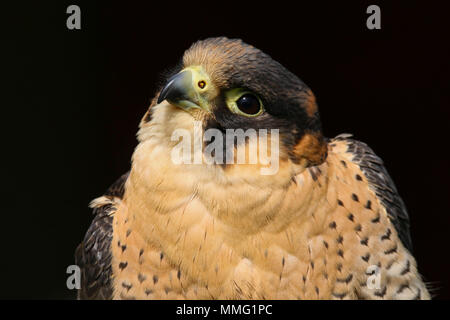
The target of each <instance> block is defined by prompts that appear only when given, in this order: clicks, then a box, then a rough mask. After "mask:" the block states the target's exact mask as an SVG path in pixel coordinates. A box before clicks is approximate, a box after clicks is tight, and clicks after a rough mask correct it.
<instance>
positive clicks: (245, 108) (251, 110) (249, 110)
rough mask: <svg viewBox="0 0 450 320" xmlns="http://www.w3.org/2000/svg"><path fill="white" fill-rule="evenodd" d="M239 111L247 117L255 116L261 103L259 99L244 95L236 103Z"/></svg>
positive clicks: (247, 94) (249, 94)
mask: <svg viewBox="0 0 450 320" xmlns="http://www.w3.org/2000/svg"><path fill="white" fill-rule="evenodd" d="M236 106H237V107H238V108H239V110H240V111H241V112H243V113H245V114H248V115H252V116H254V115H257V114H258V113H259V112H260V111H261V103H260V101H259V99H258V98H257V97H256V96H255V95H253V94H251V93H246V94H244V95H243V96H241V97H240V98H239V99H238V100H237V101H236Z"/></svg>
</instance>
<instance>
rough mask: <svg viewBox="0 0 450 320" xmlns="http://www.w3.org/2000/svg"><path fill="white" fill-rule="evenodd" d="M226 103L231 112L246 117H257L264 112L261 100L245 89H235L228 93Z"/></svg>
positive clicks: (226, 93)
mask: <svg viewBox="0 0 450 320" xmlns="http://www.w3.org/2000/svg"><path fill="white" fill-rule="evenodd" d="M225 102H226V104H227V107H228V109H230V111H231V112H233V113H236V114H238V115H241V116H244V117H256V116H259V115H260V114H261V113H263V112H264V106H263V103H262V101H261V99H260V98H259V97H258V96H257V95H256V94H254V93H253V92H251V91H248V90H247V89H244V88H234V89H230V90H228V91H226V92H225Z"/></svg>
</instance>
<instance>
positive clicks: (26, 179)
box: [0, 0, 450, 299]
mask: <svg viewBox="0 0 450 320" xmlns="http://www.w3.org/2000/svg"><path fill="white" fill-rule="evenodd" d="M314 3H315V4H314V5H313V4H311V1H295V4H294V3H291V4H287V3H283V2H280V1H268V2H263V1H258V2H255V3H247V2H245V4H244V2H243V1H241V2H238V3H231V2H229V1H212V0H209V1H205V0H202V1H193V0H188V1H185V2H184V5H181V4H179V3H176V2H172V1H166V2H165V4H164V5H163V4H159V5H158V6H157V5H156V4H155V2H154V1H152V2H150V1H149V2H146V4H143V3H139V2H134V3H133V2H125V1H117V2H116V1H108V2H105V3H95V2H93V1H90V2H80V1H71V2H67V1H58V2H56V1H55V2H54V3H51V2H46V3H45V2H42V3H35V4H33V5H31V4H26V5H25V4H24V5H20V6H17V7H16V8H14V9H11V10H4V11H3V14H4V18H6V21H7V28H6V29H4V31H6V33H7V40H8V41H11V43H12V45H3V51H4V52H6V53H7V54H8V53H9V56H8V57H7V58H6V59H3V60H4V62H6V65H7V67H9V68H8V69H10V71H11V72H10V74H8V75H7V76H6V78H7V82H8V84H9V85H10V86H11V87H12V88H11V89H7V90H6V91H7V92H6V96H7V97H8V98H10V99H9V100H6V102H4V103H5V104H4V105H3V108H2V109H3V110H4V111H5V112H4V113H3V117H2V126H1V127H2V131H4V132H3V133H2V138H3V139H2V141H3V148H2V149H3V157H2V158H3V160H6V164H5V165H4V166H3V172H4V174H3V176H5V179H4V184H3V185H4V187H5V189H6V191H5V192H3V196H4V198H3V201H2V203H3V206H2V212H1V218H0V219H1V220H0V221H1V222H0V226H1V227H2V231H1V233H0V234H1V235H0V237H1V238H0V239H1V251H0V252H1V254H0V257H1V265H0V274H1V276H2V279H1V290H0V297H1V298H33V299H36V298H55V299H71V298H74V296H75V294H74V292H71V291H69V290H67V288H66V277H67V275H66V268H67V266H68V265H71V264H73V263H74V259H73V252H74V250H75V248H76V246H77V245H78V243H79V242H80V241H81V240H82V238H83V236H84V233H85V232H86V230H87V228H88V226H89V224H90V221H91V219H92V216H91V214H90V210H89V209H88V207H87V205H88V203H89V202H90V200H92V199H93V198H95V197H97V196H99V195H101V194H102V192H104V191H105V189H106V188H107V187H108V186H109V184H111V183H112V182H113V181H114V180H115V179H116V178H117V177H118V176H119V175H121V174H122V173H124V172H126V171H127V170H128V168H129V166H130V157H131V154H132V152H133V149H134V147H135V146H136V139H135V133H136V131H137V125H138V123H139V121H140V119H141V117H142V116H143V114H144V112H145V110H146V108H147V107H148V105H149V102H150V100H151V98H152V97H153V96H154V93H155V91H156V90H157V88H158V86H159V85H160V84H161V81H162V79H163V77H162V75H164V72H165V71H167V70H169V69H170V68H171V67H173V66H175V64H176V63H177V62H178V60H179V59H180V58H181V55H182V53H183V51H184V50H185V49H187V48H188V47H189V46H190V44H191V43H192V42H194V41H196V40H198V39H203V38H206V37H209V36H220V35H225V36H228V37H239V38H242V39H243V40H244V41H246V42H248V43H250V44H253V45H254V46H256V47H258V48H260V49H262V50H263V51H265V52H266V53H268V54H270V55H271V56H272V57H273V58H274V59H276V60H278V61H279V62H280V63H282V64H283V65H284V66H286V67H287V68H288V69H289V70H291V71H292V72H294V73H295V74H297V75H298V76H299V77H300V78H301V79H302V80H303V81H305V82H306V83H307V84H308V85H309V86H310V87H311V88H312V90H313V92H314V93H315V94H316V96H317V100H318V103H319V108H320V112H321V117H322V122H323V127H324V132H325V134H326V135H327V136H328V137H333V136H335V135H337V134H339V133H344V132H345V133H353V134H354V136H355V137H356V138H357V139H359V140H362V141H365V142H366V143H368V144H369V145H370V146H371V147H372V148H373V149H374V151H375V152H376V153H377V154H378V155H379V156H381V157H382V158H383V159H384V161H385V164H386V167H387V168H388V171H389V172H390V174H391V176H392V177H393V179H394V181H395V182H396V185H397V187H398V189H399V192H400V194H401V196H402V197H403V199H404V201H405V203H406V205H407V207H408V210H409V213H410V216H411V233H412V238H413V244H414V255H415V257H416V259H417V261H418V264H419V269H420V271H421V273H422V274H423V276H424V278H425V280H426V281H428V282H431V285H432V286H433V287H434V288H435V289H436V290H435V291H434V293H435V295H436V298H439V299H449V298H450V276H449V271H450V257H449V245H450V241H449V238H448V234H449V227H450V218H449V215H450V205H449V196H450V192H449V191H450V190H449V185H448V181H449V180H450V170H449V167H448V166H449V162H450V161H449V160H450V156H449V154H448V134H447V131H448V129H449V120H450V111H449V110H450V104H449V102H450V99H449V92H450V88H449V71H450V70H449V69H450V68H449V58H450V51H449V48H448V42H449V41H448V39H449V38H450V37H449V32H448V31H449V29H450V28H449V25H448V22H446V20H447V15H448V10H447V9H448V8H445V7H444V6H443V5H438V4H437V2H431V1H423V2H412V1H395V4H393V3H380V2H376V1H372V2H360V3H357V2H356V1H355V2H354V3H353V4H351V3H349V2H345V3H344V2H342V1H339V3H334V4H331V3H327V2H314ZM70 4H77V5H79V6H80V7H81V19H82V29H81V30H72V31H71V30H68V29H67V28H66V19H67V17H68V15H67V14H66V8H67V6H68V5H70ZM369 4H378V5H379V6H380V7H381V15H382V29H381V30H368V29H367V28H366V19H367V17H368V15H367V14H366V8H367V6H368V5H369ZM8 71H9V70H8ZM7 88H8V87H7Z"/></svg>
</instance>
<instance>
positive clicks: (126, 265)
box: [76, 37, 430, 299]
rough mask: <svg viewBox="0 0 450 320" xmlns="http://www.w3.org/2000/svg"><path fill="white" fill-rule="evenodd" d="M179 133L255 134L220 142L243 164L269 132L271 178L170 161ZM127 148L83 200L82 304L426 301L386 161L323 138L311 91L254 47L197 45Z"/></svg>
mask: <svg viewBox="0 0 450 320" xmlns="http://www.w3.org/2000/svg"><path fill="white" fill-rule="evenodd" d="M168 78H169V77H168ZM196 123H200V126H197V127H196V126H195V124H196ZM198 128H200V129H198ZM178 129H183V130H185V131H184V132H188V133H192V134H193V136H195V133H194V131H195V130H197V131H198V130H200V131H201V133H205V132H207V130H209V129H214V130H215V131H214V132H219V133H221V134H223V136H224V137H225V138H226V136H227V135H228V134H229V133H230V132H231V131H230V130H232V129H233V130H236V129H242V130H243V131H245V130H249V129H254V130H255V131H256V132H257V133H258V134H257V136H252V135H248V136H246V137H245V139H244V140H241V141H240V142H238V143H236V144H233V145H231V146H225V147H224V154H229V152H230V150H231V151H233V150H234V151H236V152H239V150H245V152H247V153H246V155H248V153H249V152H250V151H249V150H251V149H250V147H252V146H255V145H256V148H257V149H260V148H262V146H261V145H259V144H258V141H259V140H258V139H260V138H261V139H262V137H263V135H262V134H261V132H263V131H261V129H266V133H267V132H269V134H266V138H267V139H269V140H270V141H272V140H271V139H275V138H277V139H278V141H279V148H278V153H277V155H278V158H277V159H279V164H278V168H277V171H276V173H273V174H261V170H260V169H261V168H262V167H264V166H265V165H267V163H263V162H262V160H261V159H260V158H258V161H256V163H236V162H233V161H224V162H220V161H216V162H214V161H213V162H207V161H206V162H205V161H202V162H201V163H189V162H177V161H174V159H173V153H174V151H173V150H174V148H175V147H176V146H177V143H179V139H178V140H177V139H174V138H173V133H174V132H175V131H176V130H178ZM274 129H276V130H277V131H272V130H274ZM275 132H276V133H277V134H275ZM197 133H198V132H197ZM272 133H273V134H272ZM225 138H224V139H225ZM183 139H184V138H183ZM233 139H234V138H233ZM138 142H139V144H138V146H137V147H136V149H135V151H134V154H133V156H132V164H131V169H130V171H129V172H128V173H126V174H124V175H123V176H122V177H120V178H119V179H118V180H117V181H116V182H115V183H114V184H113V185H112V186H111V187H110V189H109V190H108V191H107V192H106V193H105V194H104V195H103V196H101V197H99V198H97V199H95V200H93V201H92V203H91V207H92V208H93V211H94V215H95V217H94V220H93V222H92V224H91V226H90V227H89V229H88V231H87V233H86V236H85V238H84V241H83V242H82V243H81V244H80V245H79V247H78V248H77V251H76V263H77V265H79V266H80V268H81V270H82V272H81V289H80V290H79V292H78V297H79V298H80V299H429V298H430V294H429V292H428V290H427V288H426V285H425V284H424V282H423V281H422V279H421V276H420V275H419V273H418V270H417V264H416V261H415V259H414V257H413V255H412V245H411V238H410V233H409V217H408V213H407V211H406V208H405V205H404V203H403V201H402V199H401V198H400V196H399V194H398V192H397V190H396V187H395V186H394V183H393V182H392V180H391V178H390V177H389V175H388V173H387V171H386V169H385V168H384V165H383V161H382V160H381V159H380V158H379V157H378V156H377V155H375V153H374V152H373V151H372V150H371V149H370V148H369V147H368V146H367V145H366V144H364V143H363V142H360V141H357V140H354V139H352V138H351V135H348V134H342V135H339V136H337V137H335V138H333V139H328V138H325V137H324V136H323V134H322V130H321V122H320V118H319V113H318V108H317V104H316V100H315V97H314V95H313V93H312V92H311V90H310V89H309V88H308V87H307V86H306V85H305V83H303V82H302V81H301V80H300V79H299V78H298V77H297V76H296V75H294V74H293V73H291V72H290V71H288V70H287V69H286V68H285V67H283V66H282V65H281V64H280V63H278V62H276V61H275V60H273V59H272V58H271V57H270V56H269V55H267V54H265V53H263V52H262V51H261V50H259V49H257V48H255V47H253V46H251V45H248V44H246V43H244V42H243V41H241V40H239V39H228V38H224V37H219V38H209V39H206V40H202V41H198V42H196V43H194V44H193V45H192V46H191V47H190V48H189V49H188V50H187V51H186V52H185V53H184V55H183V58H182V62H181V63H180V65H179V68H178V69H177V70H176V72H174V74H173V75H172V76H171V77H170V78H169V79H168V80H167V83H166V84H165V86H163V87H162V88H161V90H159V91H158V93H157V95H156V97H155V98H154V99H153V101H152V103H151V105H150V108H149V109H148V111H147V112H146V114H145V115H144V117H143V118H142V121H141V123H140V128H139V131H138ZM206 142H207V139H204V140H202V141H201V143H202V144H203V145H206ZM253 150H255V149H253ZM216 151H217V150H216ZM275 151H276V150H275V149H273V150H270V152H274V153H275ZM205 154H206V148H203V149H201V157H203V156H205ZM236 154H237V153H236ZM222 156H223V155H222ZM219 158H220V156H219ZM232 160H233V159H232ZM260 160H261V161H260Z"/></svg>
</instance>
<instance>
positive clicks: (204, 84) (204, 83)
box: [198, 80, 206, 89]
mask: <svg viewBox="0 0 450 320" xmlns="http://www.w3.org/2000/svg"><path fill="white" fill-rule="evenodd" d="M198 86H199V88H200V89H203V88H204V87H206V82H205V81H204V80H200V81H199V82H198Z"/></svg>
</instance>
